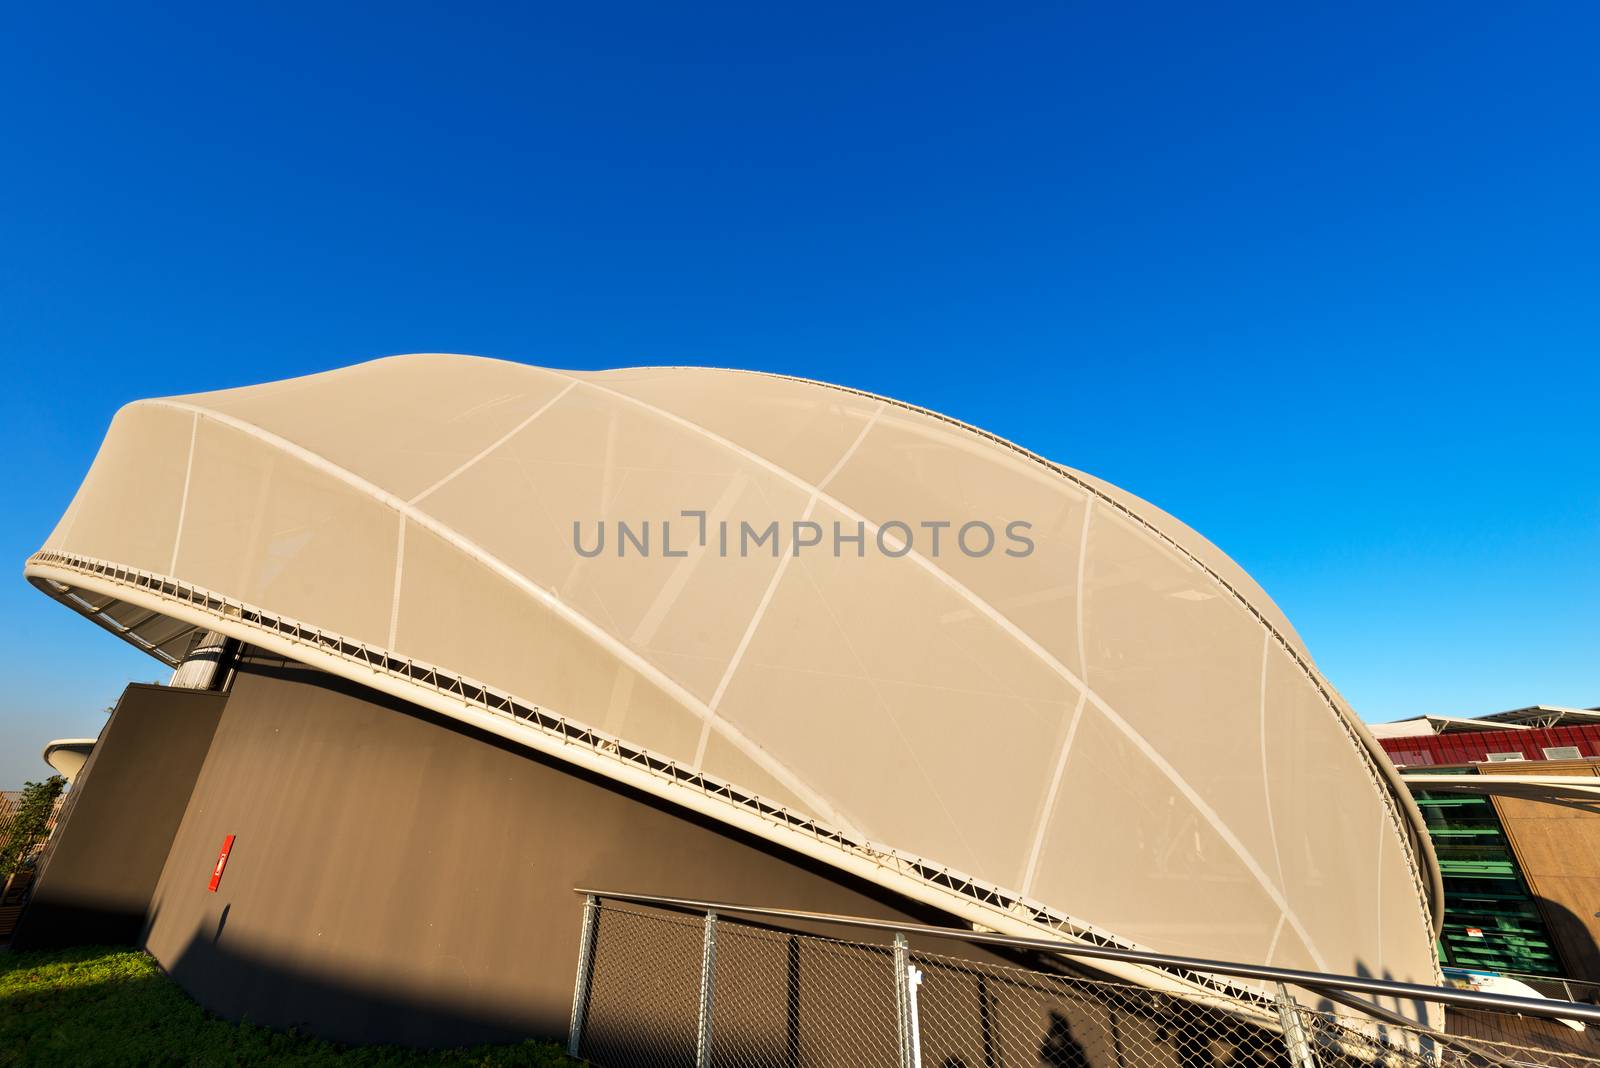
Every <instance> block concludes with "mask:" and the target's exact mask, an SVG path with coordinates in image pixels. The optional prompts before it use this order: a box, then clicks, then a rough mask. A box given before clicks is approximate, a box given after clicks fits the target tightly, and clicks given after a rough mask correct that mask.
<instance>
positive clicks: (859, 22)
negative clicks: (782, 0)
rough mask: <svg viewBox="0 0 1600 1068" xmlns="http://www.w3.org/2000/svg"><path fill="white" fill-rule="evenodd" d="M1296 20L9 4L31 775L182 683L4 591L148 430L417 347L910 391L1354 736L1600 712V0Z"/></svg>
mask: <svg viewBox="0 0 1600 1068" xmlns="http://www.w3.org/2000/svg"><path fill="white" fill-rule="evenodd" d="M1297 6H1298V5H1261V6H1259V7H1249V6H1237V5H1220V6H1218V5H1206V6H1203V7H1197V6H1195V5H1181V6H1179V5H1173V6H1170V7H1163V6H1159V5H1115V6H1114V7H1115V9H1114V10H1113V9H1112V8H1113V6H1110V5H1100V6H1099V9H1098V10H1096V9H1091V8H1090V7H1089V6H1088V5H1052V6H1038V7H1035V6H1028V5H1016V6H1010V7H1008V8H1007V9H1006V10H1004V11H1002V12H995V11H989V10H980V9H979V8H976V7H972V6H970V5H967V6H961V7H957V6H928V5H916V6H913V5H901V6H878V7H872V8H863V7H862V6H860V5H851V6H849V7H844V6H840V7H823V6H818V5H807V6H804V7H800V8H792V9H784V10H781V11H780V10H777V9H771V8H770V7H765V8H764V7H762V6H760V5H737V6H733V5H730V6H726V7H718V6H712V5H700V6H697V7H695V8H694V9H693V10H690V9H686V8H671V7H668V6H664V5H641V6H639V7H630V6H621V5H606V6H600V5H589V6H571V5H564V6H561V7H554V6H551V7H541V6H537V5H505V6H504V7H503V8H496V7H493V6H483V5H466V4H458V5H450V6H449V7H448V9H446V7H445V6H443V5H437V6H436V5H427V6H422V5H409V4H386V5H383V6H381V7H377V6H374V7H372V8H370V9H368V10H361V9H360V8H359V7H358V6H356V5H342V6H339V10H332V8H333V7H334V6H333V5H298V4H279V5H272V7H271V9H270V10H248V11H247V10H226V9H224V8H219V7H216V6H212V5H207V6H200V5H196V6H194V7H190V8H175V7H170V6H166V5H155V6H133V7H130V6H128V5H115V6H105V7H97V6H95V5H77V6H70V7H63V6H61V5H28V6H20V7H15V8H14V9H13V10H12V11H10V12H9V13H8V17H7V23H8V26H7V32H6V34H5V35H4V40H3V41H0V95H3V98H4V99H5V100H6V101H7V107H6V109H5V115H4V118H3V119H0V123H3V127H0V130H3V134H0V360H3V361H4V370H5V371H6V378H7V387H8V388H7V389H6V390H4V391H3V401H0V403H3V404H4V412H3V415H4V419H3V420H0V455H3V456H4V457H5V460H4V464H5V478H6V489H7V490H8V491H9V492H8V493H7V495H6V496H7V501H8V507H7V508H6V509H5V510H4V512H0V559H5V560H9V561H10V562H11V567H12V568H13V570H12V578H11V579H10V580H9V581H7V582H4V583H0V657H3V658H4V663H3V668H4V672H3V674H4V677H5V679H6V680H7V685H6V687H5V688H4V690H3V691H0V786H12V785H16V784H17V783H19V782H20V781H21V780H22V779H24V778H32V777H37V776H38V775H39V774H41V773H43V772H44V771H45V769H44V767H43V765H42V763H40V762H39V760H38V757H37V752H38V749H39V747H40V745H41V744H42V743H43V742H44V741H45V740H47V739H49V738H52V737H58V736H63V735H76V734H85V733H88V734H92V733H93V732H94V731H96V730H97V729H98V727H99V725H100V723H101V722H102V721H103V716H102V715H101V709H103V708H104V707H105V706H106V705H107V704H109V703H110V702H111V701H112V700H113V699H114V698H115V696H116V694H117V693H118V692H119V690H120V688H121V686H122V684H123V683H124V682H125V681H126V680H127V679H129V678H135V679H152V678H156V677H158V676H160V675H161V674H163V672H161V671H160V670H159V668H158V666H157V665H156V664H155V663H154V661H150V660H146V659H144V658H142V657H140V656H139V655H138V654H135V653H133V652H131V651H129V650H127V649H125V648H123V647H122V646H121V644H120V643H118V642H116V641H115V640H114V639H112V638H110V637H109V636H106V635H103V634H101V633H99V632H97V631H95V630H94V629H93V628H92V627H90V626H89V625H88V624H86V623H84V622H82V621H81V620H78V619H76V618H75V617H73V616H71V615H70V613H68V612H66V611H65V610H63V609H61V608H59V607H57V606H54V605H52V604H50V603H49V602H48V601H47V600H46V599H45V598H44V597H42V596H40V595H39V594H37V593H35V592H34V591H32V590H31V589H29V588H28V587H27V585H26V584H25V583H24V582H23V581H22V579H21V577H20V570H21V566H22V562H23V560H24V559H25V558H26V556H27V554H28V553H30V552H32V551H33V550H34V549H36V548H37V547H38V545H39V544H40V542H41V541H42V540H43V539H44V537H45V535H46V534H47V533H48V532H49V530H50V528H51V526H52V525H53V523H54V521H55V519H56V518H57V516H59V514H60V512H61V510H62V509H63V508H64V507H65V505H66V503H67V501H68V500H69V498H70V496H71V494H72V492H73V490H74V489H75V488H76V485H77V483H78V480H79V479H80V478H81V477H82V475H83V472H84V471H85V470H86V469H87V466H88V464H89V461H90V459H91V458H92V456H93V453H94V449H95V447H96V446H97V444H98V442H99V439H100V436H101V434H102V433H103V431H104V429H105V427H106V424H107V422H108V421H109V419H110V417H111V415H112V413H113V412H114V411H115V410H116V408H117V407H118V406H119V405H121V404H123V403H125V402H127V401H129V400H132V399H135V398H138V397H144V396H155V395H163V394H172V393H182V392H190V391H194V390H199V389H210V388H217V387H223V386H231V385H240V384H245V383H249V382H255V381H261V380H266V379H273V378H281V377H286V376H289V375H294V374H301V373H306V372H310V371H316V370H321V369H325V368H328V367H333V366H338V365H341V364H345V363H350V362H355V361H357V360H361V359H365V358H369V357H372V356H377V355H383V354H388V353H394V352H406V351H456V352H473V353H482V354H486V355H494V356H500V357H505V358H511V359H521V360H527V361H529V362H535V363H545V364H550V365H555V366H564V367H584V368H588V367H606V366H621V365H628V364H638V363H706V364H715V365H721V366H742V367H753V368H762V369H773V370H781V371H786V372H792V373H797V374H802V375H806V376H810V377H816V378H823V379H828V380H832V381H837V382H841V383H846V384H849V385H854V386H859V387H863V388H866V389H870V390H874V391H877V392H882V393H887V394H890V395H892V396H896V397H900V398H903V399H906V400H910V401H914V402H916V403H919V404H924V405H928V406H931V407H933V408H937V409H941V410H943V411H947V412H949V413H951V414H953V415H956V416H958V417H960V418H962V419H965V420H968V421H971V422H974V423H977V424H980V425H982V426H985V427H987V428H989V429H992V430H994V431H996V432H998V433H1001V434H1003V435H1005V436H1007V437H1010V438H1012V439H1015V440H1017V441H1019V442H1021V443H1023V444H1025V445H1027V446H1029V447H1031V448H1033V449H1035V450H1037V451H1039V452H1042V453H1044V454H1046V455H1048V456H1051V457H1052V458H1055V459H1058V460H1060V461H1062V462H1064V463H1067V464H1069V465H1072V466H1075V467H1079V468H1082V469H1084V470H1088V471H1091V472H1093V473H1095V474H1097V475H1100V476H1102V477H1105V478H1108V479H1110V480H1112V481H1114V482H1116V483H1119V484H1121V485H1122V486H1124V487H1126V488H1128V489H1130V490H1132V491H1133V492H1135V493H1138V494H1140V495H1141V496H1143V497H1145V498H1147V499H1149V500H1151V501H1153V502H1155V503H1157V504H1159V505H1160V506H1162V507H1163V508H1166V509H1167V510H1169V511H1171V512H1173V513H1174V514H1176V515H1178V516H1179V517H1181V518H1182V519H1184V520H1185V521H1187V522H1188V523H1190V524H1191V525H1193V526H1194V527H1196V528H1197V529H1199V530H1200V531H1201V532H1202V533H1204V534H1206V535H1207V536H1208V537H1210V538H1211V539H1212V540H1213V541H1215V542H1216V543H1217V544H1219V545H1220V546H1221V547H1222V548H1223V549H1225V550H1226V551H1227V552H1229V553H1230V554H1231V555H1232V556H1234V558H1235V559H1237V560H1238V561H1239V562H1240V563H1241V564H1243V565H1244V566H1245V567H1246V568H1247V569H1248V570H1250V571H1251V572H1252V573H1253V574H1254V575H1255V576H1256V577H1257V578H1258V579H1259V580H1260V581H1261V583H1262V585H1264V586H1265V587H1266V589H1267V590H1268V592H1270V593H1271V594H1272V595H1273V596H1274V597H1275V598H1276V599H1277V600H1278V602H1279V603H1280V604H1281V605H1282V606H1283V608H1284V609H1285V611H1286V612H1287V613H1288V614H1289V616H1290V618H1291V619H1293V620H1294V622H1295V624H1296V626H1297V627H1298V629H1299V630H1300V632H1301V633H1302V635H1303V636H1304V637H1305V638H1306V640H1307V642H1308V643H1309V645H1310V647H1311V649H1312V652H1313V654H1314V655H1315V656H1316V657H1317V659H1318V661H1319V663H1320V665H1321V666H1322V668H1323V670H1324V671H1325V672H1326V673H1327V675H1328V676H1329V677H1330V679H1331V680H1332V681H1333V683H1334V684H1335V685H1336V686H1338V687H1339V688H1340V689H1341V690H1342V691H1343V692H1344V693H1345V695H1346V696H1347V697H1348V698H1349V699H1350V700H1351V702H1352V703H1353V704H1354V705H1355V707H1356V708H1357V709H1358V711H1360V712H1361V713H1362V714H1363V715H1364V716H1366V717H1367V718H1368V719H1372V720H1381V719H1389V718H1397V717H1400V716H1403V715H1408V714H1413V713H1419V712H1445V713H1463V714H1474V713H1479V712H1488V711H1494V710H1499V709H1503V708H1510V707H1515V706H1518V705H1522V704H1527V703H1532V702H1553V703H1573V704H1584V705H1596V704H1600V656H1597V655H1596V650H1597V647H1600V622H1597V612H1596V606H1597V604H1600V563H1597V557H1600V554H1597V552H1596V549H1597V548H1600V442H1597V434H1596V409H1597V407H1600V196H1597V193H1596V190H1600V139H1597V138H1596V136H1595V121H1594V114H1595V111H1596V106H1597V104H1600V65H1597V64H1596V63H1595V62H1594V59H1593V49H1592V44H1593V41H1594V40H1595V39H1596V34H1597V32H1600V12H1597V11H1594V10H1585V9H1584V8H1583V6H1582V5H1571V4H1563V5H1541V4H1531V5H1519V6H1517V7H1516V8H1515V9H1514V10H1513V9H1511V8H1510V7H1498V6H1490V5H1481V6H1475V5H1450V6H1447V5H1442V4H1441V5H1436V6H1427V7H1420V6H1419V7H1409V8H1405V9H1403V10H1397V9H1396V6H1395V5H1373V6H1368V7H1359V6H1351V5H1346V6H1341V7H1339V8H1337V9H1333V8H1329V9H1327V10H1323V11H1305V10H1292V9H1291V8H1293V7H1297Z"/></svg>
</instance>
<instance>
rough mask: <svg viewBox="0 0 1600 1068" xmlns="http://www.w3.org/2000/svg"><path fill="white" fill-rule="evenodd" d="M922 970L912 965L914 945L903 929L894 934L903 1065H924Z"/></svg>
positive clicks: (896, 1002) (902, 1067)
mask: <svg viewBox="0 0 1600 1068" xmlns="http://www.w3.org/2000/svg"><path fill="white" fill-rule="evenodd" d="M921 982H922V973H921V972H920V971H918V970H917V969H916V968H914V967H912V965H911V948H910V946H908V945H907V944H906V936H905V934H904V933H903V932H899V931H897V932H895V936H894V1007H895V1017H896V1021H895V1022H896V1025H897V1029H898V1031H899V1039H900V1043H899V1044H900V1068H922V1049H921V1046H922V1041H921V1037H920V1036H919V1035H918V1034H917V1030H918V1027H917V986H918V985H919V984H920V983H921Z"/></svg>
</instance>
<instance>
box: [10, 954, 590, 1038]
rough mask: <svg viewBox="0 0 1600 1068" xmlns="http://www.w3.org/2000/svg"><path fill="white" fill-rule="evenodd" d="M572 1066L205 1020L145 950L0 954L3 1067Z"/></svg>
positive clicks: (206, 1014) (213, 1019)
mask: <svg viewBox="0 0 1600 1068" xmlns="http://www.w3.org/2000/svg"><path fill="white" fill-rule="evenodd" d="M575 1063H576V1062H574V1061H572V1060H570V1059H568V1057H567V1056H566V1054H565V1053H564V1052H563V1051H561V1050H560V1049H558V1048H557V1047H555V1046H554V1045H551V1044H550V1043H547V1042H526V1043H523V1044H522V1045H518V1046H479V1047H476V1048H473V1049H465V1050H448V1051H444V1052H434V1053H424V1052H418V1051H416V1050H408V1049H401V1048H398V1047H393V1046H355V1047H351V1046H339V1045H335V1044H334V1043H331V1042H322V1041H319V1040H317V1039H313V1038H305V1037H302V1036H299V1035H294V1034H283V1033H281V1032H277V1031H270V1030H268V1029H266V1028H264V1027H256V1026H253V1025H251V1024H247V1023H246V1024H234V1023H229V1022H227V1021H226V1020H219V1019H218V1018H216V1017H215V1016H212V1015H210V1014H209V1013H207V1012H206V1011H205V1010H204V1009H202V1008H200V1006H198V1005H196V1004H195V1003H194V1002H193V1001H190V1000H189V997H188V995H186V994H185V993H184V992H183V991H182V990H180V989H179V988H178V986H177V985H176V984H175V983H173V982H172V981H171V980H169V979H168V978H167V977H166V976H165V975H163V974H162V973H161V970H160V969H159V968H157V967H156V964H155V961H153V960H152V959H151V958H150V957H148V956H146V955H145V954H143V953H140V952H137V951H135V950H130V949H126V948H121V947H110V948H107V947H90V948H83V949H72V950H66V951H63V952H56V953H0V1065H7V1066H9V1065H20V1064H47V1065H57V1064H60V1065H112V1064H115V1065H190V1064H193V1065H255V1064H291V1065H333V1064H342V1065H406V1066H410V1065H480V1066H483V1068H499V1066H502V1065H504V1066H511V1065H524V1066H526V1065H531V1066H536V1068H556V1066H568V1068H570V1066H572V1065H574V1064H575Z"/></svg>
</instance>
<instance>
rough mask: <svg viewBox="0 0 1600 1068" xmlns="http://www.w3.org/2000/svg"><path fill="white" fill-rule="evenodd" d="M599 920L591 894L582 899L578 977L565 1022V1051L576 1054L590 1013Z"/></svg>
mask: <svg viewBox="0 0 1600 1068" xmlns="http://www.w3.org/2000/svg"><path fill="white" fill-rule="evenodd" d="M599 921H600V900H599V899H598V898H596V897H595V896H594V895H593V894H586V895H585V896H584V899H583V933H582V934H580V935H579V936H578V979H577V982H576V983H575V984H574V985H573V988H572V1019H571V1021H569V1022H568V1024H567V1052H568V1053H569V1054H571V1055H572V1056H574V1057H576V1056H577V1055H578V1047H579V1046H580V1045H582V1044H583V1025H584V1021H585V1018H586V1017H587V1016H588V1015H589V987H590V985H591V984H592V983H593V981H594V933H595V927H596V926H597V925H598V923H599Z"/></svg>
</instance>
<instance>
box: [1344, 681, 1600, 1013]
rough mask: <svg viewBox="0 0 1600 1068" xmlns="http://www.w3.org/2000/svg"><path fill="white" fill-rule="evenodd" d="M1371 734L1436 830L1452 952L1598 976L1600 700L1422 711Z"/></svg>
mask: <svg viewBox="0 0 1600 1068" xmlns="http://www.w3.org/2000/svg"><path fill="white" fill-rule="evenodd" d="M1372 733H1373V734H1374V736H1375V737H1377V739H1378V740H1379V742H1380V743H1381V744H1382V745H1383V747H1384V749H1385V751H1387V752H1388V754H1389V756H1390V757H1391V759H1393V760H1394V762H1395V764H1396V765H1397V766H1398V767H1399V768H1400V770H1401V772H1402V773H1403V774H1404V776H1405V778H1406V779H1407V780H1408V781H1409V784H1410V785H1411V788H1412V791H1413V794H1414V796H1415V798H1416V802H1417V805H1418V807H1419V808H1420V809H1421V810H1422V812H1423V815H1424V818H1425V819H1426V821H1427V824H1428V830H1429V834H1430V835H1431V836H1432V838H1433V846H1434V852H1435V854H1436V855H1437V856H1438V859H1439V867H1440V869H1441V871H1442V873H1443V877H1444V889H1445V914H1444V926H1443V929H1442V932H1441V936H1440V955H1441V957H1442V959H1443V961H1444V962H1445V963H1446V964H1449V965H1455V966H1459V967H1463V968H1474V969H1489V970H1494V971H1501V972H1510V973H1515V974H1522V975H1532V976H1545V977H1551V976H1565V977H1569V978H1576V979H1581V980H1585V981H1589V982H1600V953H1597V952H1596V940H1597V938H1600V919H1597V910H1600V819H1597V818H1596V816H1597V814H1600V781H1594V780H1596V779H1597V776H1600V709H1582V708H1562V707H1557V706H1547V705H1535V706H1532V707H1529V708H1520V709H1515V710H1513V711H1510V712H1500V713H1496V714H1493V715H1488V716H1482V717H1478V718H1476V719H1462V718H1453V717H1446V716H1424V717H1419V718H1416V719H1410V720H1404V721H1401V722H1398V723H1383V724H1378V725H1375V726H1374V727H1373V728H1372Z"/></svg>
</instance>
